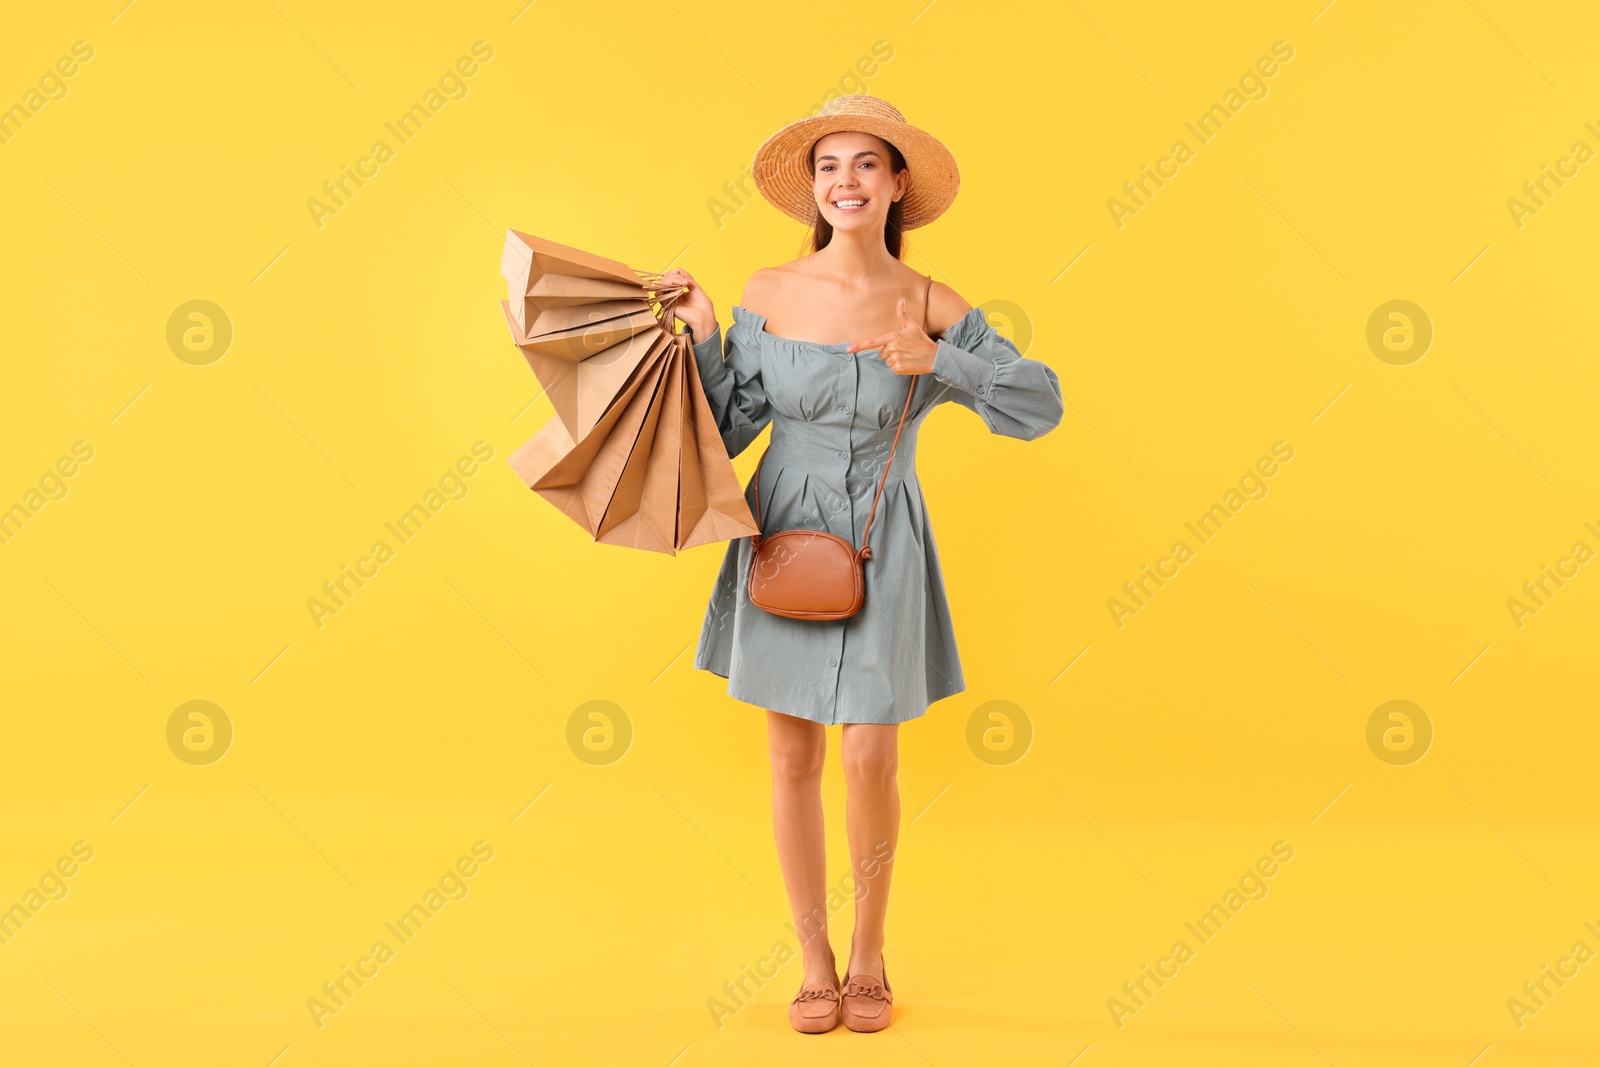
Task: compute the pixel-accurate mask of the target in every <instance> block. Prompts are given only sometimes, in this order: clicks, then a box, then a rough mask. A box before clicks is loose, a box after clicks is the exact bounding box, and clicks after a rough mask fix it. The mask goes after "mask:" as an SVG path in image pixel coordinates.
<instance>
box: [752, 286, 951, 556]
mask: <svg viewBox="0 0 1600 1067" xmlns="http://www.w3.org/2000/svg"><path fill="white" fill-rule="evenodd" d="M927 278H928V287H927V289H926V291H925V292H924V293H923V297H922V332H923V333H927V332H928V305H929V304H930V303H931V302H932V298H933V275H931V274H929V275H927ZM920 377H922V375H920V374H913V375H912V376H911V384H910V385H909V386H908V387H907V389H906V405H905V407H904V408H902V409H901V411H900V425H899V426H897V427H895V431H894V444H892V445H890V446H889V459H888V460H887V461H886V462H885V463H884V465H883V474H882V475H881V476H879V478H878V491H877V492H876V493H874V494H873V496H872V508H871V510H869V511H868V512H867V525H866V528H865V529H863V530H862V531H861V549H860V551H858V552H857V553H856V555H857V557H859V558H860V559H871V558H872V549H871V547H869V546H868V544H867V538H868V537H869V536H870V535H871V533H872V520H873V518H874V517H875V516H876V515H877V513H878V499H879V498H880V497H882V496H883V486H884V483H885V482H887V481H888V480H889V467H890V466H891V465H893V463H894V454H895V451H896V450H897V449H898V448H899V447H900V434H901V433H902V432H903V431H904V430H905V428H906V416H907V415H909V414H911V398H912V397H914V396H916V393H917V379H918V378H920ZM771 448H772V445H771V444H768V445H767V447H766V448H764V449H762V450H761V458H760V459H759V460H757V461H756V470H755V475H754V477H753V479H752V481H753V483H754V485H755V490H756V513H755V520H756V529H757V530H760V529H761V464H763V463H765V462H766V461H767V452H768V451H770V450H771ZM752 540H753V541H754V543H755V544H757V545H759V544H760V543H761V535H760V534H759V533H757V534H756V535H755V536H754V538H753V539H752Z"/></svg>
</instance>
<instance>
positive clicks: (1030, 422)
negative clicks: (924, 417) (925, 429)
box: [933, 308, 1065, 441]
mask: <svg viewBox="0 0 1600 1067" xmlns="http://www.w3.org/2000/svg"><path fill="white" fill-rule="evenodd" d="M933 376H934V378H935V379H937V380H938V381H940V382H942V383H944V385H946V386H947V387H948V388H947V389H946V390H945V391H946V393H947V394H948V396H947V398H948V399H951V400H954V401H956V402H957V403H959V404H961V405H962V406H963V407H966V408H969V409H971V410H972V411H974V412H976V413H977V414H978V416H979V417H980V418H981V419H983V421H984V423H985V424H986V425H987V426H988V427H989V431H990V432H991V433H996V434H1001V435H1002V436H1005V437H1016V438H1020V439H1021V440H1024V441H1031V440H1033V439H1034V438H1036V437H1041V436H1043V435H1044V434H1046V433H1049V432H1050V431H1051V430H1053V429H1055V428H1056V427H1057V426H1059V425H1060V424H1061V416H1062V414H1063V412H1064V410H1065V408H1064V406H1063V404H1062V401H1061V381H1060V379H1059V378H1058V377H1057V376H1056V372H1055V371H1054V370H1052V369H1051V368H1050V366H1049V365H1048V364H1045V363H1041V362H1040V361H1038V360H1036V359H1027V358H1026V357H1024V356H1023V355H1022V353H1021V352H1020V351H1019V350H1018V349H1017V346H1016V345H1014V344H1012V343H1011V341H1010V340H1008V339H1007V338H1005V337H1003V336H1001V335H1000V333H999V332H997V331H996V330H995V328H994V327H993V326H991V325H989V322H988V320H987V319H985V318H984V317H983V312H982V311H980V310H978V309H977V308H973V309H972V310H971V311H969V312H968V313H967V314H966V317H964V318H963V319H962V320H961V321H960V322H957V323H956V324H955V325H954V326H952V327H950V328H949V329H948V330H946V331H945V332H944V337H943V338H942V339H940V341H939V350H938V352H937V353H935V354H934V358H933Z"/></svg>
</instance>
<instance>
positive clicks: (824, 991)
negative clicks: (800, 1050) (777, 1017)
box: [789, 978, 839, 1034]
mask: <svg viewBox="0 0 1600 1067" xmlns="http://www.w3.org/2000/svg"><path fill="white" fill-rule="evenodd" d="M789 1025H790V1026H792V1027H794V1028H795V1029H796V1030H798V1031H800V1032H801V1033H802V1034H825V1033H827V1032H828V1031H829V1030H832V1029H833V1028H834V1027H835V1026H838V1025H839V979H838V978H835V979H834V980H833V981H832V982H829V981H828V980H827V979H821V980H819V981H816V982H807V983H806V984H805V985H802V986H801V987H800V993H799V995H797V996H796V997H795V998H794V1000H792V1001H790V1002H789Z"/></svg>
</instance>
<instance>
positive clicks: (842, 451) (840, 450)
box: [839, 448, 844, 456]
mask: <svg viewBox="0 0 1600 1067" xmlns="http://www.w3.org/2000/svg"><path fill="white" fill-rule="evenodd" d="M839 455H841V456H842V455H844V449H842V448H841V449H839Z"/></svg>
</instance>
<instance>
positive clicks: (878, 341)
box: [849, 332, 899, 352]
mask: <svg viewBox="0 0 1600 1067" xmlns="http://www.w3.org/2000/svg"><path fill="white" fill-rule="evenodd" d="M897 336H899V335H898V334H895V333H893V332H890V333H886V334H883V335H882V336H880V337H874V338H873V339H872V340H870V341H857V342H855V343H854V344H852V345H851V346H850V348H849V351H851V352H861V351H864V350H866V349H868V348H882V347H883V346H884V345H886V344H888V343H889V342H890V341H892V340H894V339H895V337H897Z"/></svg>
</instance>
